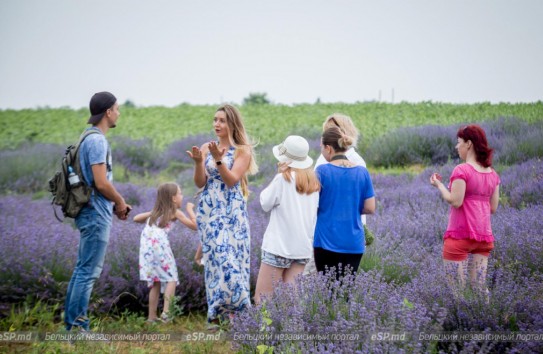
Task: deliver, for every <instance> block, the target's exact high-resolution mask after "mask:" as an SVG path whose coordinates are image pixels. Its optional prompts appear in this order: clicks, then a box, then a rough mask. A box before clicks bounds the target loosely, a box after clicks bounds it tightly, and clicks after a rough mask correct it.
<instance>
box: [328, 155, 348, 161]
mask: <svg viewBox="0 0 543 354" xmlns="http://www.w3.org/2000/svg"><path fill="white" fill-rule="evenodd" d="M336 160H349V159H348V158H347V156H345V155H336V156H333V157H332V158H331V159H330V161H336Z"/></svg>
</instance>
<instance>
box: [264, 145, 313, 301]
mask: <svg viewBox="0 0 543 354" xmlns="http://www.w3.org/2000/svg"><path fill="white" fill-rule="evenodd" d="M308 152H309V144H308V143H307V141H306V140H305V139H304V138H302V137H301V136H296V135H291V136H289V137H287V138H286V139H285V141H284V142H283V143H282V144H279V145H277V146H275V147H274V148H273V154H274V155H275V157H276V158H277V160H279V171H278V172H279V173H278V174H277V175H276V176H275V178H274V179H273V180H272V182H271V183H270V185H269V186H268V187H266V188H265V189H264V190H263V191H262V193H260V204H261V205H262V209H264V211H270V210H271V215H270V222H269V224H268V227H267V229H266V232H265V233H264V239H263V241H262V259H261V265H260V271H259V273H258V279H257V282H256V290H255V302H256V303H257V304H258V303H260V302H261V300H262V296H263V295H266V294H270V293H271V292H272V291H273V283H274V282H275V281H284V282H286V283H293V282H294V279H295V277H296V276H297V275H299V274H301V273H302V272H303V271H304V267H305V264H306V263H307V261H308V260H309V259H310V258H311V257H312V255H313V245H312V240H313V234H314V232H315V223H316V220H317V208H318V205H319V190H320V184H319V181H318V179H317V176H316V175H315V172H314V170H313V168H311V166H312V164H313V159H312V158H311V157H309V156H307V153H308Z"/></svg>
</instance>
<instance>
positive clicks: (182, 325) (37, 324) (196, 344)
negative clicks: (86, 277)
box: [0, 301, 235, 354]
mask: <svg viewBox="0 0 543 354" xmlns="http://www.w3.org/2000/svg"><path fill="white" fill-rule="evenodd" d="M61 317H62V314H61V312H60V309H59V306H58V305H56V304H55V305H49V304H46V303H44V302H41V301H38V302H37V303H34V304H31V305H30V304H28V303H23V304H20V305H18V306H16V307H13V308H12V310H11V312H10V314H9V315H8V316H7V317H5V318H2V319H0V331H3V333H7V332H15V333H17V332H32V333H34V334H38V335H39V336H41V337H45V335H46V334H47V333H48V334H49V335H53V334H59V335H60V334H65V333H67V332H66V331H65V330H64V324H63V322H62V318H61ZM145 320H146V317H144V316H143V315H140V314H135V313H129V312H125V313H123V314H121V315H120V316H118V317H112V316H111V317H110V316H108V315H105V316H102V317H91V330H92V332H93V333H108V334H126V333H132V334H135V333H154V334H162V335H167V334H171V335H172V336H173V335H175V336H176V337H175V338H176V340H167V341H166V340H165V341H158V340H157V341H110V342H100V341H75V342H74V343H73V344H70V343H68V342H66V341H53V340H41V341H40V340H37V341H34V342H14V341H0V353H4V352H5V353H27V352H33V353H66V352H70V353H85V354H87V353H89V352H94V353H157V352H160V353H233V352H235V351H234V350H233V349H232V343H231V342H230V341H228V340H226V339H224V334H222V338H220V337H221V335H219V336H217V335H216V333H212V332H209V331H207V330H206V317H205V314H202V313H189V314H186V315H182V316H178V317H176V318H175V319H174V320H173V322H171V323H168V324H163V323H160V324H151V325H149V324H147V323H146V322H145ZM186 336H189V337H190V338H192V339H193V340H191V341H189V340H186V339H184V338H187V337H186ZM197 338H203V339H200V340H194V339H197Z"/></svg>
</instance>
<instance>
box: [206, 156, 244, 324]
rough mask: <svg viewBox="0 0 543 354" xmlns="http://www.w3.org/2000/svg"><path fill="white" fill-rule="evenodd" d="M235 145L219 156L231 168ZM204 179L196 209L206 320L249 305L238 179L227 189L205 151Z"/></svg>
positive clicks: (242, 215)
mask: <svg viewBox="0 0 543 354" xmlns="http://www.w3.org/2000/svg"><path fill="white" fill-rule="evenodd" d="M234 151H235V148H234V147H231V148H230V150H228V151H227V152H226V154H225V156H224V157H223V164H225V165H226V166H227V167H228V169H231V168H232V166H233V164H234ZM205 168H206V171H207V174H208V178H207V182H206V185H205V187H204V190H203V192H202V194H201V196H200V202H199V204H198V211H197V218H196V221H197V224H198V233H199V235H200V240H201V242H202V256H203V257H202V261H203V263H204V272H205V284H206V297H207V304H208V311H207V320H208V321H212V320H215V319H222V318H223V317H224V316H225V315H227V314H229V313H232V312H234V311H241V310H243V309H245V308H246V307H248V306H250V295H249V276H250V272H249V271H250V257H249V247H250V240H251V237H250V232H249V222H248V220H247V204H246V201H245V199H244V198H243V194H242V191H241V185H240V183H239V182H238V183H237V184H236V185H235V186H233V187H232V188H228V186H226V184H225V183H224V182H223V181H222V178H221V176H220V174H219V171H218V170H217V167H216V165H215V161H213V158H212V156H211V154H207V156H206V159H205Z"/></svg>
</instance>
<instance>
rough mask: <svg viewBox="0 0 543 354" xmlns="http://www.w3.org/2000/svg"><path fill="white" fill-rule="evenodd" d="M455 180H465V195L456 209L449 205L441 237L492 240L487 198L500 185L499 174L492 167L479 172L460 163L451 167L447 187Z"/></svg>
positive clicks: (488, 200)
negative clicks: (446, 220)
mask: <svg viewBox="0 0 543 354" xmlns="http://www.w3.org/2000/svg"><path fill="white" fill-rule="evenodd" d="M456 179H462V180H464V181H465V182H466V194H465V195H464V202H463V203H462V205H461V206H460V207H459V208H458V209H457V208H454V207H452V206H451V209H450V212H449V225H447V231H446V232H445V235H444V237H443V238H449V237H450V238H454V239H458V240H464V239H470V240H475V241H479V242H493V241H494V236H493V235H492V227H491V226H490V198H491V197H492V194H493V193H494V190H496V186H498V185H499V184H500V177H499V176H498V174H497V173H496V171H494V169H492V171H491V172H479V171H477V170H476V169H475V168H474V167H473V166H472V165H470V164H468V163H463V164H460V165H458V166H456V167H455V168H454V170H453V172H452V175H451V181H450V183H449V190H450V189H451V186H452V183H453V181H454V180H456Z"/></svg>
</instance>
